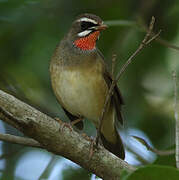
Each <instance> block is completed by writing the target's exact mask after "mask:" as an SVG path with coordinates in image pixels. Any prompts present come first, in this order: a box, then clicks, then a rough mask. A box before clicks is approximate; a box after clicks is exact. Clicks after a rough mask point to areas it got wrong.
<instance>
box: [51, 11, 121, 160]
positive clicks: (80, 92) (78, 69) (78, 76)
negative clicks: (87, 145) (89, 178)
mask: <svg viewBox="0 0 179 180" xmlns="http://www.w3.org/2000/svg"><path fill="white" fill-rule="evenodd" d="M106 28H107V26H106V25H104V24H103V21H102V20H101V18H100V17H98V16H96V15H93V14H82V15H80V16H78V17H77V19H76V20H75V21H74V22H73V23H72V26H71V29H70V30H69V32H68V33H67V34H66V35H65V37H64V38H63V39H62V40H61V41H60V43H59V44H58V46H57V47H56V49H55V52H54V54H53V56H52V59H51V62H50V75H51V82H52V88H53V90H54V93H55V95H56V97H57V100H58V102H59V103H60V104H61V106H62V108H63V109H64V111H65V113H66V114H67V116H68V117H69V119H70V120H71V121H72V122H73V121H74V120H76V119H79V118H87V119H89V120H91V121H92V122H93V123H94V125H95V127H96V129H98V127H99V117H100V116H101V112H102V109H103V106H104V102H105V97H106V95H107V93H108V90H109V87H110V85H111V83H112V78H111V75H110V73H109V71H108V70H107V65H106V63H105V61H104V57H103V55H102V53H101V52H100V51H99V49H98V48H97V47H96V41H97V40H98V38H99V35H100V33H101V31H103V30H105V29H106ZM122 104H123V99H122V97H121V93H120V91H119V89H118V87H117V85H116V86H115V88H114V92H113V95H112V97H111V99H110V103H109V105H108V108H107V111H106V112H105V115H104V120H103V123H102V128H101V131H100V137H101V141H102V144H103V145H104V147H105V148H106V149H108V150H109V151H110V152H112V153H113V154H115V155H116V156H118V157H119V158H122V159H124V157H125V153H124V148H123V144H122V141H121V138H120V135H119V133H118V131H117V128H116V119H117V120H119V121H120V122H121V123H123V119H122V116H121V105H122ZM115 116H116V117H117V118H115ZM75 125H76V127H77V128H79V129H82V128H83V121H80V122H78V123H76V124H75Z"/></svg>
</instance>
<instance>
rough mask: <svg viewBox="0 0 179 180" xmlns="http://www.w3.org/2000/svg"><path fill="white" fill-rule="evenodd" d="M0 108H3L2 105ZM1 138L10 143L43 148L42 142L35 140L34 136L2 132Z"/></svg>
mask: <svg viewBox="0 0 179 180" xmlns="http://www.w3.org/2000/svg"><path fill="white" fill-rule="evenodd" d="M0 109H1V107H0ZM0 111H1V110H0ZM0 140H1V141H6V142H9V143H14V144H20V145H24V146H32V147H38V148H42V146H41V145H40V143H39V142H37V141H35V140H34V139H32V138H26V137H20V136H14V135H11V134H0Z"/></svg>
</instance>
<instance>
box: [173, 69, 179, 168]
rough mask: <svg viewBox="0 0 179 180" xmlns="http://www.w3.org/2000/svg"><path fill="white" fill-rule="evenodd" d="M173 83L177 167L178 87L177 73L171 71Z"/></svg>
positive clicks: (178, 146) (178, 144) (178, 149)
mask: <svg viewBox="0 0 179 180" xmlns="http://www.w3.org/2000/svg"><path fill="white" fill-rule="evenodd" d="M173 83H174V113H175V143H176V149H175V158H176V167H177V168H178V169H179V119H178V93H177V92H178V87H177V75H176V71H173Z"/></svg>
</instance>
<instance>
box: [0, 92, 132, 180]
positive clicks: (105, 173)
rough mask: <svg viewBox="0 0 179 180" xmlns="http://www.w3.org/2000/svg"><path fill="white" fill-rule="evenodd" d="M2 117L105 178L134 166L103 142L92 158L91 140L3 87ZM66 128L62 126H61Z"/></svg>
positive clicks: (0, 101) (48, 148)
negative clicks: (104, 146) (109, 149)
mask: <svg viewBox="0 0 179 180" xmlns="http://www.w3.org/2000/svg"><path fill="white" fill-rule="evenodd" d="M0 107H1V108H0V118H1V119H2V120H3V121H5V122H7V123H8V124H10V125H12V126H13V127H15V128H17V129H19V130H20V131H21V132H23V133H24V134H25V135H26V136H28V137H31V138H33V139H35V140H36V141H37V142H39V143H40V145H41V146H42V147H43V148H44V149H46V150H48V151H50V152H53V153H54V154H57V155H61V156H64V157H65V158H68V159H70V160H72V161H73V162H75V163H77V164H79V165H80V166H82V167H83V168H85V169H87V170H88V171H90V172H92V173H94V174H96V175H97V176H99V177H101V178H103V179H120V175H121V171H122V170H123V169H125V170H126V171H128V172H132V171H134V170H135V168H134V167H133V166H131V165H129V164H128V163H126V162H125V161H123V160H121V159H119V158H117V157H116V156H114V155H113V154H111V153H110V152H108V151H107V150H106V149H104V148H103V147H102V146H99V147H98V150H97V151H95V152H94V153H93V156H92V157H91V159H89V153H90V144H91V142H90V141H88V140H87V139H85V138H84V137H83V136H81V135H80V134H79V133H77V132H76V131H74V130H70V129H69V128H67V127H64V128H62V126H63V123H58V122H57V121H55V120H54V119H53V118H51V117H49V116H47V115H45V114H44V113H42V112H40V111H38V110H36V109H35V108H33V107H31V106H29V105H27V104H25V103H23V102H22V101H20V100H18V99H16V98H15V97H14V96H12V95H9V94H7V93H5V92H3V91H1V90H0ZM61 129H63V130H61Z"/></svg>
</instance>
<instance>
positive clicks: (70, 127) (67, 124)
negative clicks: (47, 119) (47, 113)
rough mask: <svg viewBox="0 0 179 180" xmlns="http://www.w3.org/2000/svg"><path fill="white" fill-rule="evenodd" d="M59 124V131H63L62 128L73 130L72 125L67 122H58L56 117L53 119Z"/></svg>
mask: <svg viewBox="0 0 179 180" xmlns="http://www.w3.org/2000/svg"><path fill="white" fill-rule="evenodd" d="M54 119H55V120H56V121H57V122H58V123H59V124H61V128H60V129H59V130H60V131H63V129H64V127H67V128H69V129H70V131H72V130H73V127H72V125H73V124H72V123H67V122H63V121H62V120H60V119H59V118H58V117H55V118H54Z"/></svg>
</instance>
